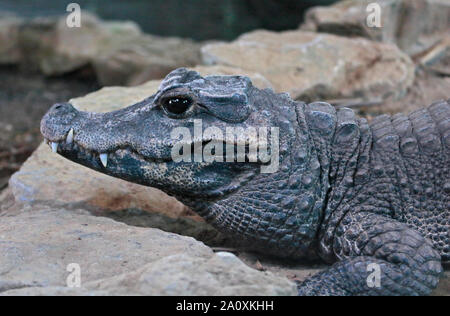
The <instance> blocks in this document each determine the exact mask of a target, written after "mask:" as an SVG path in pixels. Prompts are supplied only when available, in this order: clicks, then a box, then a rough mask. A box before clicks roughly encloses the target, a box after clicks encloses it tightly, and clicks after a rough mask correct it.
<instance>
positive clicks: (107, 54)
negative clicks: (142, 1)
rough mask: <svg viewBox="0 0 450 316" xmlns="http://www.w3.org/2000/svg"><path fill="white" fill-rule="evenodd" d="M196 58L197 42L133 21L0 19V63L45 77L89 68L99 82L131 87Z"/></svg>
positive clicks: (84, 15)
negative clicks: (71, 23)
mask: <svg viewBox="0 0 450 316" xmlns="http://www.w3.org/2000/svg"><path fill="white" fill-rule="evenodd" d="M199 62H200V46H199V44H196V43H194V42H193V41H191V40H188V39H180V38H163V37H158V36H151V35H147V34H143V33H142V32H141V30H140V28H139V27H138V25H137V24H135V23H134V22H131V21H124V22H117V21H103V20H101V19H99V18H97V17H96V16H94V15H92V14H89V13H87V12H82V13H81V27H72V28H71V27H68V26H67V21H66V17H65V16H62V17H46V18H35V19H32V20H26V21H22V20H19V19H17V18H13V17H4V18H2V17H0V63H21V64H22V65H23V66H24V67H26V68H27V69H32V70H38V71H41V72H42V73H44V74H45V75H61V74H64V73H68V72H71V71H74V70H77V69H79V68H82V67H85V66H93V68H94V70H95V72H96V75H97V78H98V80H99V82H100V84H102V85H128V86H130V85H138V84H141V83H143V82H146V81H148V80H150V79H161V78H164V77H165V75H166V74H167V73H169V72H170V71H172V70H173V69H175V68H178V67H182V66H194V65H196V64H198V63H199Z"/></svg>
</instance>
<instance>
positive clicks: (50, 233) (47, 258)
mask: <svg viewBox="0 0 450 316" xmlns="http://www.w3.org/2000/svg"><path fill="white" fill-rule="evenodd" d="M0 216H1V221H0V253H1V254H2V255H1V256H0V292H3V294H5V295H8V294H16V295H105V294H108V295H111V294H116V295H133V294H135V295H294V294H295V293H296V289H295V285H294V284H293V283H291V282H289V281H288V280H287V279H286V278H283V277H277V276H275V275H273V274H272V273H263V272H259V271H256V270H254V269H251V268H249V267H248V266H246V265H245V264H244V263H242V262H241V261H240V260H239V259H237V258H236V257H233V256H231V257H230V256H225V257H224V256H221V255H216V254H214V253H213V252H212V251H211V250H210V249H209V248H208V247H206V246H205V245H204V244H202V243H201V242H198V241H196V240H194V239H193V238H190V237H183V236H179V235H176V234H172V233H166V232H163V231H160V230H158V229H152V228H136V227H132V226H127V225H125V224H122V223H117V222H115V221H113V220H110V219H107V218H103V217H94V216H91V215H89V214H88V213H87V212H86V211H83V210H66V209H64V208H50V207H33V208H32V207H25V208H24V209H15V210H11V209H10V210H9V211H6V212H3V213H1V215H0ZM73 263H75V264H78V265H79V267H80V277H81V288H74V289H67V288H65V286H66V285H67V279H68V277H69V276H70V273H71V271H68V265H69V264H73Z"/></svg>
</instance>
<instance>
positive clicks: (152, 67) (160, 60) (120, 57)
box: [93, 35, 200, 86]
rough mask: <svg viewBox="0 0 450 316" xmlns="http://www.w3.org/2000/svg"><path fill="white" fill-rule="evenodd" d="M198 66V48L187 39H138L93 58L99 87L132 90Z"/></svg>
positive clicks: (108, 49) (144, 36) (141, 37)
mask: <svg viewBox="0 0 450 316" xmlns="http://www.w3.org/2000/svg"><path fill="white" fill-rule="evenodd" d="M198 63H200V46H199V45H198V44H196V43H194V42H193V41H191V40H188V39H180V38H162V37H157V36H150V35H142V36H139V37H135V38H130V39H129V40H124V41H121V42H119V43H118V44H117V45H114V44H112V45H109V46H106V47H105V48H103V49H102V50H101V51H100V53H99V54H98V56H95V58H93V65H94V68H95V72H96V74H97V78H98V80H99V82H100V84H102V85H106V86H108V85H125V86H135V85H138V84H142V83H144V82H146V81H148V80H151V79H161V78H164V77H165V76H166V75H167V74H168V73H169V72H170V71H172V70H174V69H176V68H179V67H188V66H194V65H196V64H198Z"/></svg>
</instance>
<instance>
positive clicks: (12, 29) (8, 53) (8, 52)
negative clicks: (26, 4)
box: [0, 15, 22, 64]
mask: <svg viewBox="0 0 450 316" xmlns="http://www.w3.org/2000/svg"><path fill="white" fill-rule="evenodd" d="M21 25H22V19H20V18H18V17H15V16H10V15H7V16H1V15H0V64H16V63H18V62H19V61H20V59H21V58H22V52H21V49H20V44H19V30H20V26H21Z"/></svg>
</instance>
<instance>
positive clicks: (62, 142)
mask: <svg viewBox="0 0 450 316" xmlns="http://www.w3.org/2000/svg"><path fill="white" fill-rule="evenodd" d="M212 141H214V140H213V139H207V140H203V141H201V142H200V145H201V148H202V153H203V152H204V147H205V146H206V145H207V144H209V143H211V142H212ZM44 142H45V143H46V144H48V145H49V146H50V148H51V150H52V151H53V152H54V153H57V152H58V150H59V152H60V153H64V151H67V152H76V153H80V154H84V155H85V156H87V157H89V158H92V159H99V160H100V162H101V164H102V165H103V167H105V168H106V167H107V165H108V156H109V155H112V154H113V155H116V156H119V154H118V153H117V152H118V151H120V150H125V151H128V152H129V153H130V154H133V155H135V156H137V157H138V158H140V159H142V160H144V161H146V162H148V163H156V164H158V163H168V162H173V158H172V157H148V156H144V155H143V154H142V153H140V152H139V151H137V150H136V149H134V148H133V147H132V146H131V145H118V146H115V147H113V148H111V149H108V150H106V151H99V150H95V149H90V148H86V147H85V146H83V145H82V144H80V143H78V142H77V141H75V140H74V130H73V128H71V129H70V130H69V132H67V134H66V136H65V137H60V138H59V139H58V140H51V139H48V138H46V137H45V136H44ZM185 145H188V146H190V147H191V154H192V155H194V152H195V150H194V149H195V147H196V146H197V145H198V142H191V143H187V144H185ZM242 145H243V146H244V147H245V150H244V160H245V161H238V157H237V153H238V151H237V149H236V147H237V146H242ZM223 146H224V147H223V156H222V158H223V159H224V161H225V159H226V155H227V152H226V146H231V147H232V148H233V152H234V154H235V155H234V159H233V160H234V161H226V162H235V163H243V162H246V163H252V164H253V163H258V161H251V159H250V158H249V156H248V155H249V144H248V143H245V142H244V144H242V143H237V142H235V143H229V142H227V141H223ZM241 154H242V153H241ZM194 161H195V160H194ZM260 163H261V162H260ZM263 164H264V163H263Z"/></svg>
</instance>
